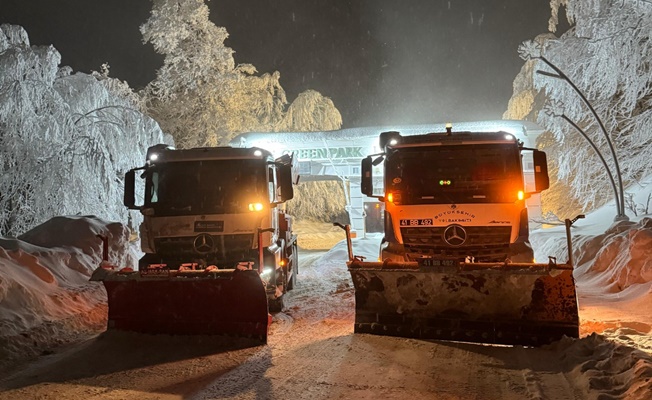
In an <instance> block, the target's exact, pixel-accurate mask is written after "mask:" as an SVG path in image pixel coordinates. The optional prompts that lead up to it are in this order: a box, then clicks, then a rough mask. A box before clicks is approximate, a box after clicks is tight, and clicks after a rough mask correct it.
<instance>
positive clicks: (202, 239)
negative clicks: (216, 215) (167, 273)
mask: <svg viewBox="0 0 652 400" xmlns="http://www.w3.org/2000/svg"><path fill="white" fill-rule="evenodd" d="M214 245H215V243H214V241H213V237H212V236H211V235H209V234H208V233H202V234H201V235H198V236H197V237H196V238H195V240H194V241H193V242H192V247H194V248H195V251H196V252H197V253H199V254H206V253H209V252H210V251H211V250H213V246H214Z"/></svg>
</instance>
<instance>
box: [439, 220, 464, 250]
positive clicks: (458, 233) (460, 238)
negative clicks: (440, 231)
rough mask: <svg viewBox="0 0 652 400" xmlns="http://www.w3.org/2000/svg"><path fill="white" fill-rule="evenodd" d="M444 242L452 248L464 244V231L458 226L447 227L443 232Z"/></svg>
mask: <svg viewBox="0 0 652 400" xmlns="http://www.w3.org/2000/svg"><path fill="white" fill-rule="evenodd" d="M444 241H445V242H446V243H448V244H449V245H451V246H453V247H458V246H461V245H463V244H464V242H466V230H464V228H462V227H461V226H460V225H449V226H448V227H446V229H445V230H444Z"/></svg>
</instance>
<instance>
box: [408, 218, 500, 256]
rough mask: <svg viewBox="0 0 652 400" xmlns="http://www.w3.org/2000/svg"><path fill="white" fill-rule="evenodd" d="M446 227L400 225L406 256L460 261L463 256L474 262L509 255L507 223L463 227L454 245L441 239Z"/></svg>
mask: <svg viewBox="0 0 652 400" xmlns="http://www.w3.org/2000/svg"><path fill="white" fill-rule="evenodd" d="M445 229H446V227H432V226H429V227H406V228H401V235H402V236H403V243H404V245H405V251H406V253H407V256H408V258H410V259H416V258H420V257H433V258H455V259H458V260H459V261H463V260H464V259H465V258H466V257H467V256H472V257H474V258H475V261H476V262H482V261H489V262H493V261H504V260H505V258H507V255H508V254H509V240H510V236H511V233H512V228H511V227H510V226H469V227H464V230H466V233H467V238H466V241H465V242H464V244H463V245H461V246H459V247H454V246H451V245H449V244H448V243H446V242H445V241H444V230H445Z"/></svg>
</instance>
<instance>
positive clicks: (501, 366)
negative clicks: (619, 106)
mask: <svg viewBox="0 0 652 400" xmlns="http://www.w3.org/2000/svg"><path fill="white" fill-rule="evenodd" d="M325 253H326V252H306V251H303V252H300V259H301V270H300V274H299V285H298V287H297V288H296V290H294V291H293V292H291V293H290V295H289V296H288V298H287V300H286V306H287V308H286V310H285V311H284V312H283V313H280V314H277V315H276V316H275V318H274V323H273V325H272V332H271V335H270V337H269V343H268V345H267V346H261V345H256V344H255V343H252V342H249V341H247V340H243V339H229V338H217V339H216V338H210V337H191V338H188V337H170V336H160V335H159V336H149V335H138V334H129V333H115V332H111V333H105V334H101V335H99V336H97V337H94V338H90V339H89V340H87V341H86V342H84V343H81V344H78V345H74V346H72V347H70V348H68V349H66V350H65V351H58V352H56V353H54V354H51V355H45V356H44V357H41V358H40V359H39V360H38V362H36V363H34V364H31V365H30V366H28V367H27V368H26V369H23V370H20V371H16V372H15V373H14V374H13V376H10V377H8V378H7V379H4V380H2V381H0V390H1V391H0V399H12V400H14V399H100V398H101V399H182V398H183V399H196V400H200V399H217V398H219V399H225V398H226V399H286V398H293V399H353V398H355V399H371V398H384V399H410V400H413V399H433V398H438V399H507V400H509V399H582V398H592V397H594V396H595V395H597V394H599V393H601V389H600V388H599V387H596V388H595V391H593V392H591V393H589V392H587V381H586V380H585V379H578V372H577V369H578V368H579V367H581V366H582V363H584V362H585V361H586V360H588V359H593V357H592V355H590V354H588V353H587V351H589V352H591V351H593V350H592V349H594V348H596V349H599V348H601V347H600V346H602V348H603V349H604V347H605V346H607V343H606V342H605V343H600V341H602V339H601V338H597V337H589V338H585V339H582V340H580V341H570V340H569V341H568V342H565V341H562V342H559V343H558V344H556V345H555V346H554V347H549V348H541V349H536V348H523V347H501V346H483V345H474V344H467V343H451V342H434V341H424V340H413V339H403V338H394V337H381V336H373V335H362V334H353V319H354V298H353V288H352V286H351V284H350V278H349V275H348V272H347V271H346V267H345V265H344V263H343V261H342V260H343V258H342V257H345V250H344V249H343V248H342V247H341V246H340V247H336V248H334V249H333V250H331V251H330V252H328V254H325ZM596 341H597V342H598V343H595V342H596ZM587 343H591V346H588V344H587ZM609 346H612V347H613V344H609ZM623 349H625V350H626V349H627V348H626V347H621V351H625V350H623ZM582 351H584V353H582ZM591 354H593V353H591ZM576 356H577V357H576ZM582 376H584V377H586V374H585V373H584V372H583V375H580V378H581V377H582ZM614 383H617V382H611V385H610V386H609V387H608V388H609V390H610V391H613V390H614ZM615 387H616V388H618V386H617V385H616V386H615Z"/></svg>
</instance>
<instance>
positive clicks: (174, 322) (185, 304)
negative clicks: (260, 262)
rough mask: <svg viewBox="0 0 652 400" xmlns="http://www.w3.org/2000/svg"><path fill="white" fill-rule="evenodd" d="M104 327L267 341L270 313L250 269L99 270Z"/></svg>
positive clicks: (94, 276)
mask: <svg viewBox="0 0 652 400" xmlns="http://www.w3.org/2000/svg"><path fill="white" fill-rule="evenodd" d="M91 280H96V281H98V280H100V281H102V282H103V283H104V286H105V287H106V291H107V296H108V304H109V313H108V314H109V316H108V329H116V330H124V331H133V332H141V333H152V334H157V333H163V334H179V335H234V336H244V337H251V338H257V339H260V340H261V341H263V342H266V341H267V332H268V328H269V325H270V324H271V316H270V315H269V313H268V311H267V310H268V309H267V295H266V293H265V287H264V285H263V282H262V281H261V279H260V277H259V275H258V273H257V272H256V271H253V270H244V271H240V270H217V271H215V270H213V271H205V270H198V271H175V270H161V271H158V272H156V273H152V271H143V272H142V273H141V272H138V271H136V272H132V271H130V272H118V271H113V270H106V269H103V268H98V269H97V270H96V271H95V273H94V274H93V277H92V278H91Z"/></svg>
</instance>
